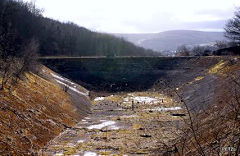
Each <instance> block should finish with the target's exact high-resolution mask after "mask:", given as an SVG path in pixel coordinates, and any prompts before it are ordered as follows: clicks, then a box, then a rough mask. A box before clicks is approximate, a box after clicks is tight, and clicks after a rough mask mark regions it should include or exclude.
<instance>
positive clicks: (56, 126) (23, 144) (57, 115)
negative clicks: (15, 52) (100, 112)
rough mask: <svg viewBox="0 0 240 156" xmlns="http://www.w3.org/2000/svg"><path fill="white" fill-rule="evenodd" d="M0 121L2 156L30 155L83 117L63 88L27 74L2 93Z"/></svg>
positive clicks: (0, 94) (0, 92) (0, 153)
mask: <svg viewBox="0 0 240 156" xmlns="http://www.w3.org/2000/svg"><path fill="white" fill-rule="evenodd" d="M44 70H47V69H46V68H45V69H44ZM10 86H11V89H7V88H10ZM0 118H1V120H0V129H1V132H0V140H1V141H0V155H2V154H3V155H31V154H34V153H36V152H37V151H38V150H39V149H40V148H41V147H43V146H44V145H45V144H46V143H47V142H48V141H50V140H51V139H53V138H54V137H55V136H56V135H58V134H59V133H60V132H61V131H63V130H64V129H65V128H67V127H71V126H73V125H74V124H75V123H76V122H77V121H78V119H80V118H81V115H80V114H77V113H76V111H75V109H74V107H73V105H72V101H71V99H70V98H69V96H68V95H67V94H66V93H65V92H64V91H63V89H62V88H61V87H59V86H58V85H56V84H54V83H52V82H50V81H48V80H45V79H43V78H41V77H39V76H37V75H35V74H33V73H25V74H24V77H23V79H20V80H19V81H18V83H16V84H15V85H11V84H10V83H6V87H5V88H4V89H2V90H1V91H0Z"/></svg>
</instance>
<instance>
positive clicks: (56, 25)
mask: <svg viewBox="0 0 240 156" xmlns="http://www.w3.org/2000/svg"><path fill="white" fill-rule="evenodd" d="M156 54H157V53H155V52H154V51H152V50H146V49H144V48H141V47H137V46H135V45H133V44H132V43H129V42H127V41H125V40H124V39H121V38H117V37H114V36H111V35H109V34H104V33H97V32H92V31H90V30H88V29H86V28H83V27H80V26H78V25H76V24H74V23H70V22H68V23H62V22H59V21H56V20H53V19H50V18H45V17H43V15H42V10H41V9H38V8H36V7H35V5H33V4H32V3H27V2H23V1H19V0H18V1H16V0H1V1H0V90H1V89H3V88H4V86H5V85H6V84H8V83H9V82H16V81H17V80H18V79H19V78H20V77H21V75H22V74H23V73H24V72H26V71H37V67H38V63H37V59H38V57H39V56H110V57H113V56H146V55H156ZM158 55H159V54H158Z"/></svg>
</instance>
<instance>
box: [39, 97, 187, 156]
mask: <svg viewBox="0 0 240 156" xmlns="http://www.w3.org/2000/svg"><path fill="white" fill-rule="evenodd" d="M92 103H93V107H92V114H89V116H87V117H85V118H84V119H83V120H82V121H80V122H79V123H78V124H77V125H76V126H75V127H74V128H73V129H67V130H66V131H65V132H63V133H61V134H60V135H59V136H58V137H57V138H55V139H54V140H52V141H51V142H50V143H49V144H48V145H47V146H46V148H44V149H42V150H41V152H40V153H39V154H40V155H59V156H60V155H80V156H81V155H83V156H97V155H157V154H160V153H161V149H162V148H163V145H164V144H167V142H168V141H169V140H171V139H174V133H176V132H177V131H176V129H175V126H173V125H176V124H178V122H179V120H180V117H174V116H172V114H173V113H182V111H183V110H182V108H181V106H179V104H177V102H174V101H173V100H172V99H170V98H168V97H166V96H164V95H161V94H159V93H156V92H135V93H119V94H115V95H110V96H107V97H96V98H95V99H93V100H92Z"/></svg>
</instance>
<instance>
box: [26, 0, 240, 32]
mask: <svg viewBox="0 0 240 156" xmlns="http://www.w3.org/2000/svg"><path fill="white" fill-rule="evenodd" d="M24 1H31V0H24ZM36 5H37V6H38V7H39V8H42V9H43V10H44V12H43V14H44V16H46V17H50V18H53V19H57V20H60V21H63V22H67V21H71V22H74V23H76V24H78V25H80V26H83V27H86V28H88V29H91V30H94V31H100V32H108V33H151V32H161V31H166V30H176V29H191V30H204V31H222V30H223V27H224V24H225V22H226V20H228V19H229V18H231V17H233V12H234V10H235V9H236V8H237V7H240V0H36Z"/></svg>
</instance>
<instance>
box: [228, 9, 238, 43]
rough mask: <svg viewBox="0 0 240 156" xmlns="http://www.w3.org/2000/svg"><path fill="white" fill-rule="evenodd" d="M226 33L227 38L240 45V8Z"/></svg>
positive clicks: (229, 22) (229, 23)
mask: <svg viewBox="0 0 240 156" xmlns="http://www.w3.org/2000/svg"><path fill="white" fill-rule="evenodd" d="M225 31H226V33H225V36H226V37H227V38H229V39H231V40H233V41H236V42H237V43H240V8H238V9H237V10H236V12H235V16H234V17H233V18H232V19H231V20H229V21H228V23H227V24H226V26H225Z"/></svg>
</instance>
